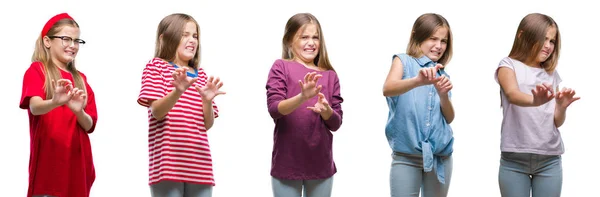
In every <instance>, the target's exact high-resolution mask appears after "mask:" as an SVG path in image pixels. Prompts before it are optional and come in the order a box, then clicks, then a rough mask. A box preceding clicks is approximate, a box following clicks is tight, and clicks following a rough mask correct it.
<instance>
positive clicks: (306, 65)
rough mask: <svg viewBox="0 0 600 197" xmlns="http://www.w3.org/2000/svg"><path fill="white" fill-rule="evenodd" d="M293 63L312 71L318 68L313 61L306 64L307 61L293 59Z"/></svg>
mask: <svg viewBox="0 0 600 197" xmlns="http://www.w3.org/2000/svg"><path fill="white" fill-rule="evenodd" d="M294 61H295V62H298V63H300V64H302V65H304V66H305V67H307V68H312V69H318V68H319V67H318V66H316V65H315V63H314V61H308V62H307V61H303V60H301V59H299V58H294Z"/></svg>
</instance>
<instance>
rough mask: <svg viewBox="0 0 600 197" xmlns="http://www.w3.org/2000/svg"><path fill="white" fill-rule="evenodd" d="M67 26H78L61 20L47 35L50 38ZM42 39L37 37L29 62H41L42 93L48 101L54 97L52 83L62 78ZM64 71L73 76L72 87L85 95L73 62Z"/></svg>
mask: <svg viewBox="0 0 600 197" xmlns="http://www.w3.org/2000/svg"><path fill="white" fill-rule="evenodd" d="M68 25H70V26H72V27H77V28H79V25H78V24H77V22H75V21H74V20H72V19H62V20H59V21H58V22H56V23H55V24H54V25H52V27H51V28H50V30H49V31H48V33H47V35H49V36H52V35H54V34H56V33H57V32H59V31H60V30H61V29H62V28H63V27H64V26H68ZM44 37H45V36H44ZM44 37H42V35H40V36H39V37H38V39H37V41H36V44H35V50H34V51H33V56H32V57H31V61H32V62H41V63H42V64H43V67H44V68H43V69H44V76H45V80H44V91H45V93H46V99H50V98H52V97H53V96H54V86H52V81H58V80H59V79H61V78H62V77H61V74H60V70H59V68H58V67H57V66H56V65H55V64H54V62H52V58H51V54H50V50H49V49H48V48H46V46H45V45H44ZM66 69H67V71H69V72H70V73H71V75H72V76H73V84H74V87H76V88H79V89H81V90H83V91H84V92H85V93H87V89H86V87H85V83H84V81H83V78H82V77H81V74H79V71H77V68H75V60H73V61H71V62H69V63H67V67H66Z"/></svg>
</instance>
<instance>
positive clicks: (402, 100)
mask: <svg viewBox="0 0 600 197" xmlns="http://www.w3.org/2000/svg"><path fill="white" fill-rule="evenodd" d="M396 56H397V57H399V58H400V60H401V61H402V65H403V74H402V79H403V80H404V79H410V78H413V77H415V76H417V75H418V74H419V70H420V69H421V68H426V67H433V66H435V65H436V64H437V63H436V62H433V61H431V60H430V59H429V58H428V57H427V56H423V57H421V58H414V57H411V56H409V55H407V54H397V55H394V57H396ZM441 75H446V77H449V76H448V74H447V73H446V72H445V71H444V70H443V69H441V70H439V71H438V73H437V76H441ZM448 96H450V97H452V92H449V93H448ZM386 100H387V103H388V107H389V110H390V111H389V114H388V121H387V125H386V127H385V134H386V137H387V140H388V142H389V144H390V147H391V148H392V150H393V151H395V152H400V153H405V154H417V155H423V170H424V171H425V172H430V171H431V170H432V169H436V171H437V178H438V181H440V182H441V183H444V184H445V175H444V165H443V163H442V158H441V156H450V155H452V151H453V150H452V144H453V141H454V137H453V136H452V128H450V125H449V124H448V123H447V122H446V119H445V118H444V115H443V114H442V111H441V107H440V97H439V96H438V93H437V90H436V89H435V87H434V86H433V85H424V86H419V87H416V88H414V89H412V90H409V91H408V92H405V93H404V94H401V95H397V96H392V97H386Z"/></svg>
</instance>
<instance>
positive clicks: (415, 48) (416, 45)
mask: <svg viewBox="0 0 600 197" xmlns="http://www.w3.org/2000/svg"><path fill="white" fill-rule="evenodd" d="M439 28H446V29H447V30H448V41H447V42H446V51H445V52H444V54H443V55H442V57H440V59H439V60H438V63H440V64H443V65H444V66H445V65H446V64H448V62H450V59H451V58H452V30H450V24H449V23H448V21H447V20H446V18H444V17H443V16H442V15H439V14H435V13H426V14H423V15H421V16H419V18H417V20H415V23H414V24H413V28H412V32H411V34H410V39H409V42H408V46H407V48H406V54H408V55H410V56H413V57H417V58H418V57H421V56H422V55H423V52H422V51H421V48H420V47H421V44H422V43H423V42H424V41H426V40H427V39H429V38H430V37H431V36H433V34H434V33H435V32H436V31H437V30H438V29H439Z"/></svg>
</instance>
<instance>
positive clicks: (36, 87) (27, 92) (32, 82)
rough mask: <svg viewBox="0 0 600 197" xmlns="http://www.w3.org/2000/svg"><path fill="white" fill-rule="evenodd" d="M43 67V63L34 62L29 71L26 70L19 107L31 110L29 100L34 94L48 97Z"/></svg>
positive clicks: (43, 97)
mask: <svg viewBox="0 0 600 197" xmlns="http://www.w3.org/2000/svg"><path fill="white" fill-rule="evenodd" d="M42 69H43V65H42V63H40V62H33V63H31V65H30V66H29V68H28V69H27V71H25V75H24V76H23V89H22V92H21V101H20V103H19V108H21V109H27V110H29V100H30V99H31V98H32V97H34V96H39V97H40V98H42V99H45V98H46V95H45V93H44V92H45V91H44V83H45V79H46V78H45V75H44V72H43V70H42Z"/></svg>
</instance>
